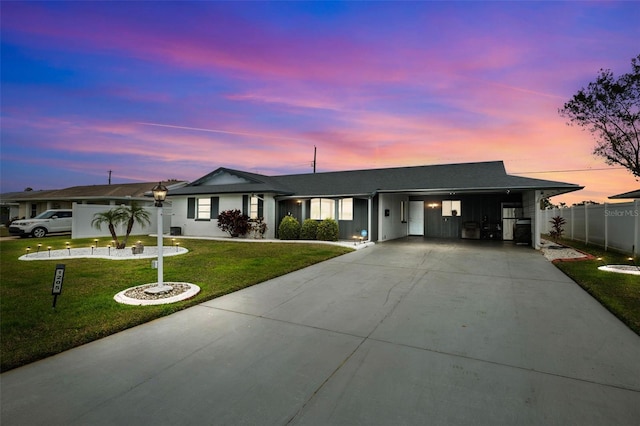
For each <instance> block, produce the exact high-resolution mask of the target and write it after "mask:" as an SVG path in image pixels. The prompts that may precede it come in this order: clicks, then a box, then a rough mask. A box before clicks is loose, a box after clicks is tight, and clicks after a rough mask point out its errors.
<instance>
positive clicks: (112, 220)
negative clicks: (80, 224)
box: [91, 209, 124, 248]
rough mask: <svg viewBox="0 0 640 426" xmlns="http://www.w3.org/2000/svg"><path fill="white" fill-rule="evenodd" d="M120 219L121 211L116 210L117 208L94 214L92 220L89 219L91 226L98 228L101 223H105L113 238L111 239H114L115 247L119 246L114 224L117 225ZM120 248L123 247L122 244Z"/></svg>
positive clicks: (100, 227) (100, 226)
mask: <svg viewBox="0 0 640 426" xmlns="http://www.w3.org/2000/svg"><path fill="white" fill-rule="evenodd" d="M121 221H122V218H121V213H120V212H119V211H118V209H111V210H107V211H104V212H100V213H96V214H94V215H93V220H92V221H91V226H93V227H94V228H96V229H98V230H100V229H102V225H107V226H108V228H109V233H110V234H111V238H113V241H115V245H116V248H121V247H120V242H119V241H118V236H117V235H116V225H118V224H119V223H120V222H121ZM122 248H124V245H123V246H122Z"/></svg>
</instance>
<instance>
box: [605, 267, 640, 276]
mask: <svg viewBox="0 0 640 426" xmlns="http://www.w3.org/2000/svg"><path fill="white" fill-rule="evenodd" d="M598 269H599V270H601V271H607V272H617V273H619V274H631V275H640V269H639V268H638V267H637V266H631V265H606V266H599V267H598Z"/></svg>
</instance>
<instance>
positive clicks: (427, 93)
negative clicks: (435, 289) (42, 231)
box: [0, 1, 640, 204]
mask: <svg viewBox="0 0 640 426" xmlns="http://www.w3.org/2000/svg"><path fill="white" fill-rule="evenodd" d="M0 8H1V36H2V38H1V44H2V46H1V48H2V50H1V55H2V57H1V59H2V61H1V62H2V64H1V66H2V69H1V71H2V74H1V79H2V80H1V107H2V109H1V114H2V117H1V118H2V123H1V145H0V149H1V157H2V158H1V164H0V167H1V169H0V173H1V183H0V192H10V191H22V190H23V189H24V188H26V187H31V188H33V189H36V190H38V189H56V188H65V187H69V186H75V185H91V184H106V183H107V179H108V171H109V170H112V171H113V174H112V182H113V183H126V182H138V181H146V182H152V181H158V180H166V179H171V178H174V179H180V180H188V181H191V180H195V179H197V178H199V177H201V176H203V175H205V174H207V173H209V172H211V171H213V170H215V169H216V168H218V167H221V166H222V167H229V168H237V169H241V170H245V171H251V172H255V173H263V174H267V175H272V174H289V173H309V172H311V171H312V167H311V164H312V160H313V149H314V145H315V146H316V147H317V150H318V161H317V169H318V171H333V170H352V169H365V168H382V167H397V166H415V165H428V164H444V163H460V162H474V161H490V160H503V161H504V162H505V165H506V168H507V172H508V173H512V174H521V176H528V177H533V178H539V179H549V180H559V181H563V182H570V183H576V184H579V185H583V186H585V187H586V188H585V189H584V190H582V191H580V192H576V193H573V194H569V195H564V196H559V197H555V198H553V199H552V200H551V201H552V202H555V203H558V202H560V201H563V202H567V203H568V204H571V203H574V202H579V201H582V200H594V201H598V202H605V201H607V197H608V196H610V195H614V194H618V193H621V192H626V191H630V190H634V189H637V188H638V187H640V182H638V181H636V180H635V178H634V177H633V176H632V174H631V173H630V172H628V171H627V170H625V169H622V168H616V167H611V166H607V165H606V164H605V163H604V161H603V160H602V159H600V158H597V157H594V156H593V155H592V150H593V147H594V145H595V141H594V139H593V138H592V136H591V134H590V133H588V132H586V131H583V130H581V129H580V128H576V127H570V126H567V125H566V120H565V119H564V118H562V117H560V116H559V115H558V109H559V108H561V107H562V106H563V104H564V103H565V102H566V101H567V100H569V99H570V98H571V96H572V95H573V94H575V93H576V92H577V91H578V90H579V89H580V88H582V87H585V86H586V85H587V84H588V83H589V82H590V81H593V80H594V79H595V78H596V76H597V74H598V72H599V70H600V69H601V68H604V69H611V70H612V71H613V73H614V74H615V75H616V76H617V75H619V74H622V73H627V72H629V71H630V70H631V58H633V57H635V56H636V55H637V54H638V53H640V42H639V40H640V25H639V24H638V22H640V2H609V1H608V2H573V1H572V2H342V3H333V2H318V3H314V2H248V3H247V2H42V3H41V2H10V1H3V2H2V3H1V4H0ZM576 170H580V171H576ZM543 172H548V173H543Z"/></svg>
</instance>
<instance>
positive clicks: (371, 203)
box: [367, 197, 373, 241]
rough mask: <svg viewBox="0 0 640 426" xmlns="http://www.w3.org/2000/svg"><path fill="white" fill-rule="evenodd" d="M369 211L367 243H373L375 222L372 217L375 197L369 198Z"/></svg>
mask: <svg viewBox="0 0 640 426" xmlns="http://www.w3.org/2000/svg"><path fill="white" fill-rule="evenodd" d="M367 210H368V213H369V214H368V215H367V229H368V231H367V241H371V231H372V230H371V225H372V223H373V221H372V220H371V215H372V214H373V197H369V198H367Z"/></svg>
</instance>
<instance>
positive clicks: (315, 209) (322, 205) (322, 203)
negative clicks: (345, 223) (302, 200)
mask: <svg viewBox="0 0 640 426" xmlns="http://www.w3.org/2000/svg"><path fill="white" fill-rule="evenodd" d="M335 209H336V202H335V200H330V199H328V198H312V199H311V212H310V216H309V217H310V218H311V219H314V220H324V219H335V217H336V211H335Z"/></svg>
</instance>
